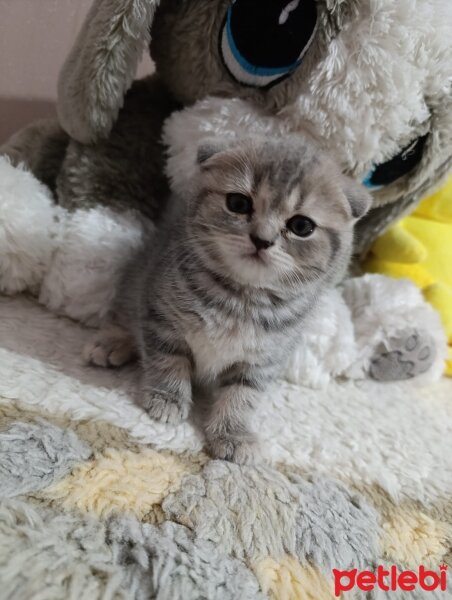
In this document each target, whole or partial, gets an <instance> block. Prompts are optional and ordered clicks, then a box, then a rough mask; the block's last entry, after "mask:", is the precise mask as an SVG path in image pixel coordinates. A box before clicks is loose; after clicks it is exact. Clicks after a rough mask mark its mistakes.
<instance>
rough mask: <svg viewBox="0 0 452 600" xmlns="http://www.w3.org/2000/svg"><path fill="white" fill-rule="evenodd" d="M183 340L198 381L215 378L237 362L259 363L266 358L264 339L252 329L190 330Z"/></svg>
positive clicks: (235, 326) (246, 326) (216, 328)
mask: <svg viewBox="0 0 452 600" xmlns="http://www.w3.org/2000/svg"><path fill="white" fill-rule="evenodd" d="M185 337H186V341H187V343H188V345H189V346H190V348H191V351H192V353H193V356H194V359H195V365H196V376H197V377H199V378H200V379H205V378H207V379H211V378H214V377H215V376H216V375H218V374H220V373H221V372H223V371H224V370H225V369H227V368H228V367H230V366H231V365H232V364H234V363H236V362H248V363H258V362H259V360H260V359H261V358H262V357H263V355H264V354H265V340H264V336H263V335H262V332H259V331H257V330H256V328H255V327H254V326H253V325H247V324H243V323H237V324H235V325H232V326H230V327H224V328H219V327H215V326H211V327H205V328H199V329H193V330H192V331H189V332H188V333H187V334H186V336H185Z"/></svg>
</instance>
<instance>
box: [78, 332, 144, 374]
mask: <svg viewBox="0 0 452 600" xmlns="http://www.w3.org/2000/svg"><path fill="white" fill-rule="evenodd" d="M135 358H136V352H135V347H134V344H133V340H132V338H131V337H130V335H129V334H128V333H127V332H126V331H124V330H123V329H120V328H119V327H112V328H109V329H105V330H102V331H99V333H98V334H97V335H95V336H94V338H93V339H92V340H91V341H90V342H88V344H86V346H85V347H84V349H83V359H84V361H85V362H86V363H87V364H88V365H93V366H95V367H122V366H123V365H125V364H127V363H129V362H131V361H133V360H134V359H135Z"/></svg>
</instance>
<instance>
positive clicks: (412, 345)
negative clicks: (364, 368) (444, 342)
mask: <svg viewBox="0 0 452 600" xmlns="http://www.w3.org/2000/svg"><path fill="white" fill-rule="evenodd" d="M435 357H436V351H435V342H434V340H433V338H432V337H431V336H430V335H429V334H428V333H424V332H419V331H417V330H415V329H413V330H406V331H403V332H401V333H400V334H399V335H398V336H395V337H392V338H390V340H389V341H388V342H382V343H381V344H380V345H379V346H378V347H377V349H376V352H375V355H374V357H373V359H372V361H371V365H370V369H369V374H370V376H371V377H372V378H373V379H375V380H377V381H397V380H404V379H412V378H413V377H416V376H417V375H421V374H422V373H425V372H426V371H428V370H429V369H430V367H431V366H432V364H433V362H434V360H435Z"/></svg>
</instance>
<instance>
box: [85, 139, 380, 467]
mask: <svg viewBox="0 0 452 600" xmlns="http://www.w3.org/2000/svg"><path fill="white" fill-rule="evenodd" d="M198 162H199V172H198V176H197V178H196V181H194V182H193V187H192V189H191V190H190V192H187V197H185V198H173V199H172V201H171V202H170V205H169V208H168V211H167V214H166V215H165V217H164V219H163V221H162V223H161V225H160V227H159V231H158V233H157V235H156V237H155V238H153V239H150V240H149V241H148V242H147V244H146V245H145V247H144V248H143V250H142V251H141V253H140V254H139V255H137V256H136V257H135V258H134V260H133V261H132V263H131V264H130V266H129V268H128V269H127V272H126V274H125V276H124V280H123V282H122V285H121V288H120V290H119V293H118V298H117V301H116V305H115V310H114V314H115V321H116V325H117V324H120V325H122V327H124V329H126V330H127V331H128V332H129V333H131V334H132V338H133V340H134V343H135V346H136V348H137V349H138V354H139V358H140V361H141V365H142V370H143V376H142V384H141V388H140V397H139V403H140V404H141V405H142V406H143V408H144V409H145V410H147V411H148V412H149V414H150V415H151V416H152V417H153V418H157V419H160V420H164V421H168V422H177V421H178V420H180V419H181V418H185V417H186V416H187V414H188V412H189V409H190V405H191V402H192V386H196V388H199V389H201V390H204V392H203V394H202V395H203V397H204V398H206V397H207V402H205V403H204V405H205V406H204V408H205V410H204V411H203V425H204V430H205V432H206V437H207V441H208V445H209V447H210V449H211V451H212V453H213V454H214V455H215V456H217V457H220V458H225V459H230V460H234V461H237V462H249V461H251V460H254V458H255V456H256V450H255V445H256V442H255V438H254V436H253V434H252V433H251V428H250V424H249V422H250V420H251V416H252V410H253V407H254V406H255V404H256V402H258V400H259V398H261V397H262V395H261V392H262V391H263V390H265V389H266V387H267V386H268V385H269V384H270V382H271V381H272V380H273V379H274V378H275V377H276V376H277V375H278V373H279V372H280V370H281V369H282V367H283V366H284V365H285V363H286V361H287V359H288V356H289V354H290V352H291V350H292V349H293V348H294V346H295V345H296V343H297V340H298V338H299V336H300V333H301V332H302V330H303V324H304V322H305V320H306V318H307V317H308V315H309V314H310V312H311V310H312V309H313V307H314V306H315V304H316V301H317V298H318V297H319V294H321V293H322V292H323V291H324V290H325V289H326V288H327V287H328V286H330V285H333V284H334V283H336V282H337V281H338V280H339V279H340V278H341V277H342V275H343V273H344V270H345V269H346V266H347V263H348V260H349V258H350V252H351V247H352V241H353V225H354V223H355V221H356V219H357V218H358V217H360V216H362V214H364V212H365V211H366V209H367V207H368V204H369V198H368V196H367V193H366V192H365V191H364V189H361V188H360V187H358V186H357V185H356V184H355V183H353V182H351V181H350V180H348V179H347V178H345V177H344V176H343V175H342V174H341V173H340V171H339V170H338V168H337V167H336V166H335V164H333V163H332V162H331V161H330V160H329V159H328V158H327V157H326V156H324V155H323V154H322V153H321V152H320V151H319V150H318V149H317V148H316V147H315V146H313V145H312V143H311V142H310V141H308V140H304V141H300V138H299V137H297V138H294V139H292V138H286V139H284V140H282V139H281V140H272V141H265V140H263V139H259V138H256V139H252V140H246V141H243V142H242V143H241V145H240V147H239V148H237V147H228V146H227V145H226V146H224V147H223V148H221V147H220V148H219V147H218V144H217V142H213V143H212V144H211V145H206V146H205V147H203V148H202V149H200V152H199V157H198ZM231 193H240V194H244V195H246V196H247V197H249V198H251V199H252V202H253V211H252V213H251V214H237V213H234V212H231V211H230V210H228V208H227V205H226V197H227V194H231ZM297 214H300V215H303V216H305V217H309V218H310V219H311V220H312V221H313V222H314V223H315V224H316V229H315V230H314V233H313V234H312V236H311V237H309V238H301V237H297V236H296V235H295V234H294V233H292V232H291V231H290V230H289V229H288V228H287V223H288V221H289V220H290V219H291V218H292V217H293V216H294V215H297ZM251 235H253V236H255V237H258V238H260V239H263V240H268V241H269V242H271V243H272V246H271V247H269V248H267V249H261V250H257V249H256V247H255V246H254V245H253V242H252V241H251V238H250V236H251ZM110 331H111V329H110ZM111 337H112V336H111V335H110V341H111ZM101 345H102V344H101ZM97 347H99V343H98V346H97ZM111 350H112V347H111V343H110V348H109V349H108V351H109V352H111ZM91 358H92V357H91ZM94 362H96V361H94ZM97 362H98V361H97ZM103 362H104V363H105V362H108V361H105V360H104V361H103Z"/></svg>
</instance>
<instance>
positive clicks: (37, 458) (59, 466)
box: [0, 421, 91, 498]
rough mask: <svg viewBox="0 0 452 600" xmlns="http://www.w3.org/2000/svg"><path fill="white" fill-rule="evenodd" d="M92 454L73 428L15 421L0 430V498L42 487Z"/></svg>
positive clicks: (41, 422) (60, 476) (42, 422)
mask: <svg viewBox="0 0 452 600" xmlns="http://www.w3.org/2000/svg"><path fill="white" fill-rule="evenodd" d="M90 454H91V449H90V448H89V446H87V445H86V444H85V443H83V442H82V441H80V440H79V438H78V437H77V435H76V434H75V433H74V432H73V431H71V430H70V429H66V430H64V429H61V428H60V427H57V426H56V425H51V424H50V423H48V422H46V421H40V422H37V423H14V424H12V425H11V426H10V427H9V428H8V429H5V430H3V431H0V457H1V458H0V497H3V498H11V497H14V496H19V495H21V494H26V493H29V492H34V491H37V490H42V489H43V488H45V487H47V486H48V485H50V484H51V483H52V482H54V481H56V480H58V479H60V478H62V477H64V476H65V475H67V474H68V473H69V472H70V471H71V469H72V468H73V467H74V466H75V465H76V464H77V463H79V462H81V461H83V460H86V459H87V458H89V456H90Z"/></svg>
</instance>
